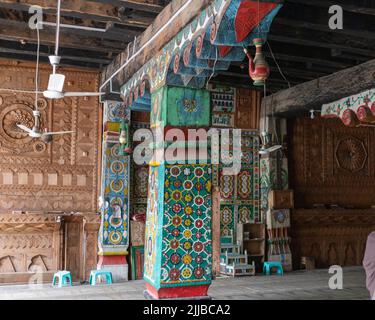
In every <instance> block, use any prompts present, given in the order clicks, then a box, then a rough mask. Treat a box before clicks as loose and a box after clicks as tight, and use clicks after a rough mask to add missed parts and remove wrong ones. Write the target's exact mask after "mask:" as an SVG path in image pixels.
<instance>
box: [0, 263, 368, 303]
mask: <svg viewBox="0 0 375 320" xmlns="http://www.w3.org/2000/svg"><path fill="white" fill-rule="evenodd" d="M330 276H332V275H330V274H328V270H315V271H309V272H305V271H297V272H292V273H287V274H285V275H284V276H277V275H272V276H262V275H257V276H254V277H241V278H221V279H217V280H215V281H213V283H212V285H211V287H210V290H209V295H210V296H211V297H212V298H213V299H220V300H273V299H281V300H310V299H319V300H331V299H332V300H340V299H344V300H352V299H356V300H368V299H369V294H368V291H367V290H366V287H365V273H364V270H363V269H362V268H360V267H358V268H357V267H355V268H344V279H343V290H331V289H329V287H328V280H329V278H330ZM144 287H145V284H144V281H129V282H126V283H115V284H113V285H98V286H89V285H76V286H73V287H65V288H53V287H52V286H51V285H47V284H45V285H11V286H8V285H4V286H0V299H1V300H4V299H7V300H9V299H11V300H18V299H68V300H77V299H83V300H87V299H90V300H118V299H121V300H138V299H144V297H143V290H144Z"/></svg>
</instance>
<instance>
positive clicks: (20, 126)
mask: <svg viewBox="0 0 375 320" xmlns="http://www.w3.org/2000/svg"><path fill="white" fill-rule="evenodd" d="M17 127H18V128H20V129H22V130H23V131H26V132H28V133H31V132H33V130H31V129H30V128H28V127H26V126H24V125H23V124H18V123H17Z"/></svg>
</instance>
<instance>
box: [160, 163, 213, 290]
mask: <svg viewBox="0 0 375 320" xmlns="http://www.w3.org/2000/svg"><path fill="white" fill-rule="evenodd" d="M164 199H165V209H164V222H163V242H162V243H163V245H162V264H161V265H162V267H161V286H162V287H168V286H174V285H183V284H186V285H191V284H207V283H210V282H211V274H212V269H211V262H210V261H211V254H212V243H211V240H210V239H211V166H210V165H167V166H166V169H165V182H164Z"/></svg>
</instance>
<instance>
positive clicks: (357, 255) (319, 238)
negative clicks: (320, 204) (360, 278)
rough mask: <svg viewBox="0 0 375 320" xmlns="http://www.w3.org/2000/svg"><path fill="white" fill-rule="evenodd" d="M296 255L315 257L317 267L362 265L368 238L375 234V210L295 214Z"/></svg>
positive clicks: (297, 212) (294, 247) (342, 210)
mask: <svg viewBox="0 0 375 320" xmlns="http://www.w3.org/2000/svg"><path fill="white" fill-rule="evenodd" d="M291 218H292V222H291V223H292V253H293V256H294V257H295V259H294V262H295V267H296V268H298V265H299V262H300V260H301V257H314V258H315V262H316V267H318V268H326V267H329V266H332V265H340V266H357V265H361V264H362V260H363V256H364V250H365V247H366V240H367V236H368V235H369V234H370V233H371V232H372V231H374V230H375V210H371V209H368V210H363V209H362V210H361V209H347V210H345V209H337V210H325V209H295V210H292V214H291Z"/></svg>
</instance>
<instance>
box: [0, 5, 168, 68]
mask: <svg viewBox="0 0 375 320" xmlns="http://www.w3.org/2000/svg"><path fill="white" fill-rule="evenodd" d="M170 1H171V0H129V1H128V0H92V1H86V0H85V1H84V0H63V1H62V3H61V23H62V24H69V25H80V26H85V27H92V28H98V29H102V30H106V31H105V32H102V31H99V30H97V31H95V30H94V31H92V30H79V29H69V28H61V29H60V32H61V37H60V54H61V56H62V64H64V65H70V66H80V67H87V68H92V69H98V70H99V69H101V68H102V67H103V66H105V65H107V64H109V63H110V62H111V61H112V59H113V58H114V57H115V56H116V55H117V54H118V53H120V52H121V51H123V50H124V49H125V48H126V47H127V44H128V43H129V42H131V41H133V40H134V37H136V36H139V35H140V34H142V33H143V31H144V30H145V29H146V28H147V27H148V26H149V25H150V24H151V23H152V21H153V20H154V19H155V17H156V16H157V15H158V14H159V13H160V12H161V11H162V10H163V8H164V7H165V6H166V5H167V4H168V3H169V2H170ZM32 5H39V6H41V7H42V8H43V21H44V22H56V5H57V1H56V0H16V1H15V0H1V1H0V57H2V58H10V59H19V60H34V61H35V58H36V31H35V30H31V29H30V28H29V26H28V21H29V18H30V17H31V14H29V13H28V10H29V7H30V6H32ZM54 34H55V27H53V26H44V28H43V30H41V32H40V38H41V61H45V62H48V55H49V54H51V53H53V51H54V44H55V35H54Z"/></svg>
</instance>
